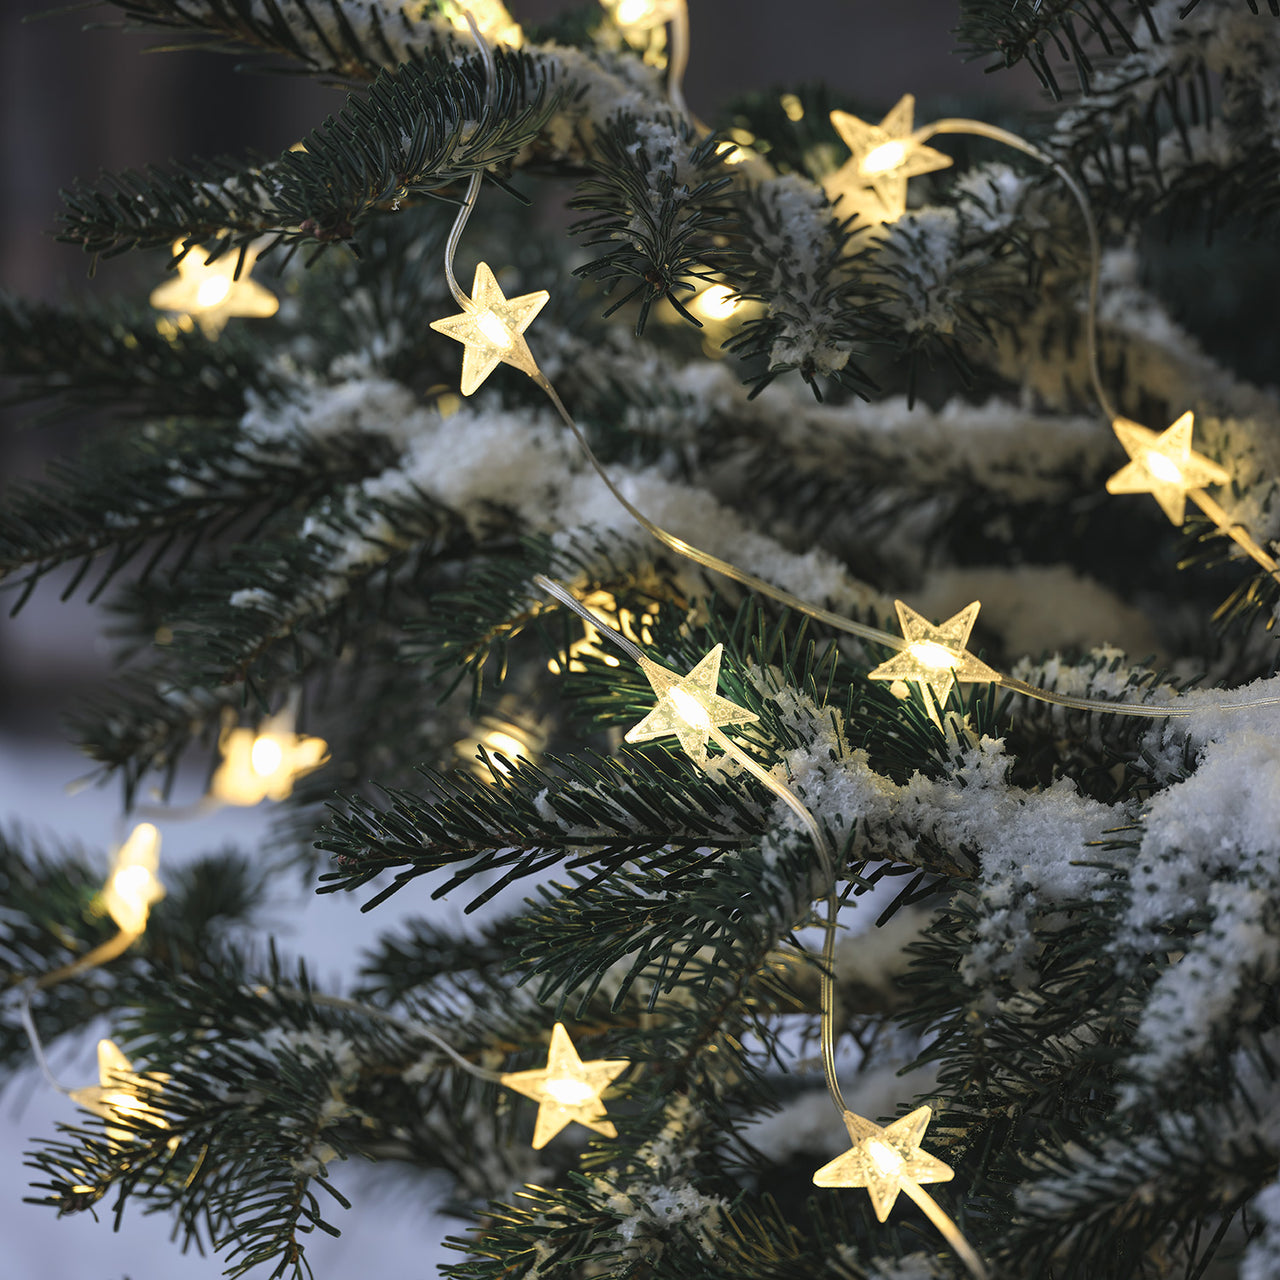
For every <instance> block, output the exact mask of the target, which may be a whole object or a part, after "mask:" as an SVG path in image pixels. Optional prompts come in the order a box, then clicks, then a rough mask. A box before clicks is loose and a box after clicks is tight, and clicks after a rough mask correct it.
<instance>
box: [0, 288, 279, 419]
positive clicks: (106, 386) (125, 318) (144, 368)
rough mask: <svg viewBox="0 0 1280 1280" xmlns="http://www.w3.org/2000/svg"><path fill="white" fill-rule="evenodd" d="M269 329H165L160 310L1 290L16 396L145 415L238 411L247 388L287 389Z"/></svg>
mask: <svg viewBox="0 0 1280 1280" xmlns="http://www.w3.org/2000/svg"><path fill="white" fill-rule="evenodd" d="M264 337H265V335H264V333H263V331H262V330H261V329H260V328H259V327H257V326H254V327H252V328H251V329H245V328H242V327H241V326H240V325H233V326H232V327H231V328H230V329H228V330H227V331H226V332H225V333H223V334H222V335H221V337H220V338H219V339H218V340H217V341H210V340H209V339H207V338H205V337H204V335H203V334H201V333H200V332H199V331H198V330H197V331H193V332H191V333H183V332H182V331H181V330H177V331H174V332H173V333H170V334H167V335H162V334H161V333H160V332H159V331H158V330H157V327H156V312H154V311H152V310H145V311H144V310H139V309H136V308H132V307H123V306H105V307H104V306H99V305H97V304H94V303H92V302H90V303H86V304H82V305H79V306H74V307H58V306H49V305H47V304H41V303H31V302H26V301H24V300H22V299H19V298H15V297H13V296H11V295H7V294H0V374H4V375H7V376H9V377H11V378H13V379H14V384H15V388H16V389H15V391H14V392H13V393H12V395H11V396H10V397H8V398H9V400H10V402H17V401H24V400H27V401H30V400H40V399H43V398H45V397H50V396H52V397H57V398H58V399H59V400H61V401H64V402H66V403H68V404H75V405H92V406H94V407H105V406H108V405H111V406H115V407H117V408H118V409H119V410H121V411H135V410H136V411H138V412H141V413H146V414H164V415H173V416H177V417H187V418H227V417H235V416H237V415H238V414H239V412H240V410H241V408H242V407H243V405H244V397H245V392H246V391H249V392H251V393H254V392H256V393H258V394H263V395H271V394H272V393H274V392H276V391H278V390H279V389H280V377H279V374H278V373H276V372H274V371H272V370H271V369H270V368H269V367H268V362H267V361H266V360H265V359H264V354H265V353H264Z"/></svg>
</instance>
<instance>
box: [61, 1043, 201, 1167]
mask: <svg viewBox="0 0 1280 1280" xmlns="http://www.w3.org/2000/svg"><path fill="white" fill-rule="evenodd" d="M168 1078H169V1077H168V1076H167V1075H160V1074H158V1073H157V1074H149V1075H146V1076H140V1075H138V1074H137V1072H135V1071H134V1069H133V1063H132V1062H130V1061H129V1059H128V1058H126V1057H125V1056H124V1054H123V1053H121V1052H120V1049H119V1047H118V1046H117V1045H116V1044H115V1043H114V1042H113V1041H111V1040H99V1041H98V1083H97V1084H92V1085H87V1086H86V1087H85V1088H83V1089H72V1090H71V1091H70V1095H69V1096H70V1097H71V1100H72V1101H73V1102H77V1103H79V1104H80V1106H82V1107H83V1108H84V1109H85V1110H86V1111H92V1112H93V1113H94V1115H99V1116H101V1117H102V1118H103V1119H104V1120H121V1119H124V1120H145V1121H146V1122H147V1123H148V1124H150V1125H153V1126H154V1127H155V1128H157V1129H167V1128H168V1127H169V1123H168V1121H167V1120H166V1119H165V1118H164V1116H163V1115H161V1113H160V1112H159V1111H158V1110H157V1109H156V1108H155V1107H153V1106H152V1105H151V1102H150V1101H149V1098H153V1097H154V1096H155V1095H156V1094H158V1093H159V1092H160V1091H161V1087H162V1085H163V1084H164V1082H165V1081H166V1080H168ZM106 1133H107V1137H108V1138H110V1139H111V1140H112V1141H113V1142H127V1141H128V1140H129V1139H130V1138H132V1137H134V1136H136V1133H135V1130H133V1129H121V1128H116V1127H114V1126H112V1125H108V1126H107V1130H106ZM175 1141H176V1140H175Z"/></svg>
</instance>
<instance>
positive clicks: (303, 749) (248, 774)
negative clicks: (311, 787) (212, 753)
mask: <svg viewBox="0 0 1280 1280" xmlns="http://www.w3.org/2000/svg"><path fill="white" fill-rule="evenodd" d="M218 746H219V748H220V749H221V751H222V763H221V764H220V765H219V766H218V770H217V772H216V773H215V774H214V775H213V781H212V782H211V783H210V786H209V790H210V793H211V794H212V795H213V797H214V798H215V799H216V800H220V801H222V802H223V803H224V804H234V805H242V806H249V805H255V804H258V803H259V802H261V801H262V800H266V799H271V800H284V799H286V798H287V797H288V796H289V795H290V794H291V793H292V792H293V784H294V783H295V782H296V781H297V780H298V779H299V778H301V777H303V776H304V775H305V774H308V773H310V772H311V771H312V770H313V769H318V768H319V767H320V766H321V765H322V764H324V762H325V761H326V760H328V758H329V747H328V744H327V743H326V742H325V740H324V739H323V738H309V737H306V736H304V735H303V734H300V733H295V732H294V710H293V707H292V706H288V707H286V708H285V709H284V710H283V711H281V712H279V713H278V714H277V715H274V716H272V717H270V718H269V719H267V720H264V721H263V722H262V724H261V726H260V727H259V728H258V729H256V730H254V729H236V728H228V729H225V730H223V733H222V736H221V738H220V739H219V742H218Z"/></svg>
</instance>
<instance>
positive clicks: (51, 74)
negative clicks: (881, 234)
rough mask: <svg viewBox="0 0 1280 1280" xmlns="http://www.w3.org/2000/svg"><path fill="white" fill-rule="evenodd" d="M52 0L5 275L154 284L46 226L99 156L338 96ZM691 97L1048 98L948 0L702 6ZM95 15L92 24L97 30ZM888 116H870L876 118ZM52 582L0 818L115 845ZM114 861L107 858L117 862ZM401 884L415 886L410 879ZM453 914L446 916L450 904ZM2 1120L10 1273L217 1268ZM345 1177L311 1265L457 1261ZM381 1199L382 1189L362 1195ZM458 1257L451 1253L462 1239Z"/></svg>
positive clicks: (119, 157) (436, 1236) (278, 912)
mask: <svg viewBox="0 0 1280 1280" xmlns="http://www.w3.org/2000/svg"><path fill="white" fill-rule="evenodd" d="M508 7H509V8H510V9H511V10H512V12H513V14H514V16H515V17H516V18H517V19H518V20H520V21H523V22H526V23H528V22H534V21H537V20H539V19H542V18H545V17H548V16H550V15H552V14H553V13H556V12H559V11H561V10H563V9H565V8H568V7H572V6H569V5H566V4H564V3H558V2H557V0H509V5H508ZM55 8H60V6H59V0H43V2H42V0H0V104H2V105H0V230H2V232H3V234H2V235H0V287H3V288H4V289H6V290H9V291H12V292H15V293H18V294H22V295H25V296H27V297H29V298H36V299H43V300H46V301H51V302H52V301H58V300H61V299H66V298H69V297H74V296H79V295H82V294H84V293H88V292H93V293H95V294H97V295H98V296H107V295H109V294H111V293H114V292H130V293H133V294H134V295H135V296H141V295H145V294H146V293H147V292H149V291H150V289H151V288H152V287H153V286H154V285H155V284H156V283H157V281H158V279H159V276H160V273H161V271H162V269H163V266H164V255H163V254H162V253H159V252H157V253H151V254H139V255H126V256H125V257H123V258H120V259H116V260H114V261H111V262H108V263H105V264H102V266H101V268H100V270H99V271H98V274H97V276H96V278H94V279H92V280H90V279H89V278H88V277H87V271H88V267H89V261H88V259H87V257H86V256H85V255H84V254H83V253H82V252H81V251H80V250H78V249H76V248H74V247H71V246H68V245H63V244H59V243H57V242H56V241H55V240H54V239H53V237H52V227H53V224H54V221H55V218H56V215H57V213H58V210H59V208H60V201H59V198H58V190H59V188H62V187H66V186H69V185H70V184H71V183H72V182H73V180H74V179H76V178H77V177H81V178H92V177H93V176H94V175H95V174H96V173H97V172H98V171H99V170H100V169H107V170H118V169H121V168H126V167H137V166H142V165H145V164H146V163H148V162H149V161H163V160H167V159H170V158H172V159H184V158H186V157H189V156H193V155H211V154H221V153H226V154H232V155H235V154H239V153H242V152H243V151H245V150H246V149H253V150H256V151H259V152H264V153H267V154H271V153H276V152H279V151H281V150H283V149H285V148H286V147H288V146H290V145H291V144H292V143H294V142H296V141H297V140H298V139H299V138H301V137H302V136H303V135H304V134H305V133H306V132H307V131H308V130H309V129H311V128H313V127H314V126H315V125H316V124H318V123H319V122H320V121H322V120H323V118H324V117H325V116H326V115H328V114H330V113H332V112H334V111H336V110H337V109H338V108H339V107H340V106H341V104H342V92H341V91H340V90H336V89H333V88H325V87H322V86H319V85H316V84H313V83H312V82H310V81H308V80H305V79H300V78H297V77H292V76H279V75H276V76H272V75H264V74H257V73H238V72H237V71H236V70H235V59H234V58H230V57H227V56H226V55H219V54H214V53H203V52H194V51H187V52H178V53H173V52H154V51H151V50H153V49H154V47H155V46H162V45H165V44H168V43H171V42H173V43H180V39H177V38H175V33H173V32H166V31H153V32H151V33H140V32H133V33H122V32H121V31H119V30H112V29H103V27H104V26H107V27H109V25H110V24H111V23H113V22H116V21H118V13H117V11H115V10H113V9H112V8H111V6H110V5H106V4H104V5H90V6H86V7H84V8H74V9H70V10H68V9H65V8H60V11H59V12H57V13H54V12H53V10H54V9H55ZM690 11H691V12H690V18H691V25H692V58H691V63H690V67H689V74H688V79H687V95H688V99H689V102H690V105H691V107H692V108H693V110H694V111H695V112H697V113H698V114H699V115H700V116H701V117H703V118H704V119H708V120H711V119H714V118H715V116H716V112H717V109H718V107H719V106H721V105H722V104H723V103H725V102H726V101H727V100H729V99H731V98H732V97H734V96H736V95H738V94H740V93H743V92H745V91H748V90H753V89H766V88H770V87H775V86H776V87H778V88H779V89H783V88H790V87H794V86H795V85H797V84H801V83H805V82H815V81H823V82H825V83H827V84H828V85H830V86H831V87H832V88H833V89H834V90H836V91H837V92H839V93H842V94H847V95H849V96H850V97H852V98H854V99H857V100H859V101H862V102H865V103H866V104H867V107H868V111H869V112H874V111H876V110H877V109H878V111H879V112H880V113H883V112H884V111H885V110H887V109H888V108H889V107H890V106H892V105H893V103H894V102H896V101H897V99H898V98H899V97H900V96H901V95H902V94H903V93H904V92H914V93H915V94H916V95H917V96H918V97H920V98H921V99H926V100H934V99H938V98H945V97H949V96H952V95H954V96H956V97H962V98H964V99H965V101H966V106H967V112H968V113H969V114H983V105H984V103H985V104H986V105H987V106H988V107H989V109H990V112H991V113H995V112H997V111H999V110H1001V109H1005V110H1007V109H1008V108H1010V107H1021V108H1023V109H1030V110H1034V109H1035V108H1036V105H1037V104H1038V103H1039V101H1040V96H1039V87H1038V85H1037V83H1036V82H1035V80H1034V77H1032V76H1031V74H1030V73H1029V72H1027V71H1026V70H1025V69H1022V68H1019V69H1017V70H1015V71H1013V72H1002V73H1000V74H998V75H993V76H988V75H986V74H985V73H984V69H983V67H982V65H981V64H975V63H965V62H963V61H961V60H960V59H959V58H958V57H956V56H955V55H954V54H953V53H952V51H951V50H952V43H953V42H952V38H951V32H950V29H951V27H952V26H953V25H954V22H955V19H956V4H955V0H792V2H791V3H789V4H786V5H780V4H777V3H774V2H771V0H690ZM86 24H88V26H87V27H86ZM875 118H878V116H876V117H875ZM93 429H94V421H93V419H92V417H89V418H87V419H84V420H81V421H78V422H77V421H65V420H62V419H58V420H44V419H41V418H40V417H39V416H38V415H37V414H33V413H32V412H31V411H29V410H14V409H10V410H3V409H0V491H2V490H3V488H4V487H5V486H7V485H8V484H11V483H13V482H14V481H15V480H18V479H23V478H30V477H33V476H35V475H38V474H39V473H40V471H41V470H42V469H43V468H44V466H45V465H46V463H47V461H48V460H49V459H50V458H52V457H56V456H58V455H61V454H66V453H67V452H68V451H70V450H71V449H73V448H74V444H75V439H76V435H77V433H78V432H81V431H86V430H93ZM57 596H58V591H57V585H56V582H46V583H45V584H44V585H43V588H42V589H41V590H39V591H37V593H36V595H35V597H34V598H33V599H32V601H31V602H30V604H29V605H28V606H27V607H26V608H25V609H24V611H23V612H22V614H21V615H19V617H18V618H16V619H7V618H4V617H3V612H7V610H5V611H0V823H3V824H4V825H5V826H12V825H14V824H17V823H21V824H22V825H23V826H25V827H28V828H34V829H36V830H40V831H42V832H47V833H48V834H49V835H50V836H51V837H53V838H54V839H55V840H57V841H60V842H61V841H80V842H83V844H84V846H85V847H86V848H88V849H91V850H105V849H106V848H107V846H109V845H110V844H111V843H112V842H113V841H116V840H118V839H120V838H121V836H122V834H123V829H122V826H121V820H120V814H119V799H118V795H117V793H116V791H115V789H114V787H108V788H106V789H103V790H87V791H81V792H79V793H77V794H75V795H74V796H69V795H68V793H67V789H66V784H67V783H69V782H71V781H72V780H73V779H74V778H76V777H77V776H78V775H80V774H82V773H84V772H85V764H86V762H85V761H83V760H82V759H81V758H79V757H77V756H76V754H75V753H74V751H73V750H72V749H71V748H70V747H69V746H68V745H67V744H66V743H65V741H64V740H63V739H62V738H61V737H60V724H59V719H60V715H61V713H62V712H63V711H64V710H65V709H66V708H67V707H68V706H69V705H71V704H72V703H73V702H74V701H75V700H77V699H78V698H80V697H83V696H84V695H85V694H86V693H88V692H91V691H92V689H93V688H94V686H95V685H97V684H98V683H100V682H101V681H102V680H104V679H105V678H106V677H107V674H108V672H109V669H110V661H109V653H110V650H109V642H108V641H106V640H105V639H104V638H103V636H102V618H101V616H100V615H98V614H97V613H96V612H95V611H94V610H93V609H92V608H91V607H90V606H88V605H86V604H85V603H83V600H82V598H81V597H79V596H77V597H76V598H74V599H73V600H71V601H70V602H68V603H65V604H64V603H61V602H59V600H58V598H57ZM265 827H266V817H265V815H264V814H262V813H261V812H260V811H259V810H253V811H248V812H238V813H223V814H221V815H219V816H218V817H217V818H216V819H214V820H212V821H211V822H208V823H201V824H189V825H187V826H174V827H173V828H172V829H169V828H166V830H165V842H166V843H165V858H166V860H167V861H168V860H172V859H174V858H180V857H183V856H189V855H190V854H193V853H196V852H200V851H203V850H208V849H211V848H214V847H217V846H218V845H219V844H220V843H222V842H225V841H227V840H234V841H236V842H238V843H239V844H240V845H241V846H242V847H247V848H253V847H254V845H255V842H260V841H261V839H262V837H263V833H264V831H265ZM104 866H105V861H104ZM405 896H406V898H408V897H409V895H405ZM354 906H355V904H354V903H352V902H349V901H345V900H339V899H335V898H325V899H321V900H319V901H317V900H316V899H315V898H314V896H313V895H310V894H309V893H307V892H306V891H305V890H303V889H302V888H301V887H300V888H299V891H298V894H297V896H296V899H295V900H293V901H290V902H281V903H274V904H272V906H271V909H270V914H269V917H268V919H269V922H270V924H271V926H272V927H273V929H278V930H279V931H280V932H281V933H282V934H283V935H284V939H285V945H286V947H287V948H289V949H290V950H292V951H293V952H294V953H295V954H299V953H300V954H305V955H308V956H310V957H311V958H312V959H313V960H314V961H316V963H317V973H318V975H319V976H320V977H321V978H326V977H334V976H336V975H337V974H338V973H339V971H340V970H341V969H345V970H346V972H348V973H349V972H350V971H351V969H352V968H353V966H354V961H355V957H356V954H357V952H358V950H359V948H360V946H361V945H362V944H363V942H364V941H365V940H366V939H367V938H369V937H370V936H371V931H372V929H373V928H374V923H375V922H374V921H373V919H372V918H371V917H357V913H356V912H355V910H354ZM421 906H422V904H421V903H419V902H417V901H406V902H404V903H403V904H400V903H399V901H398V900H394V901H393V903H392V904H389V906H388V907H387V908H383V909H381V910H379V911H378V912H377V913H376V916H377V919H376V926H377V928H379V929H386V928H388V927H390V926H392V925H393V924H394V921H395V917H396V915H397V913H407V912H409V911H410V910H411V909H418V910H421ZM439 909H440V910H441V911H442V912H447V911H449V910H452V908H449V907H447V906H446V905H440V906H439ZM55 1065H56V1066H57V1067H58V1069H59V1070H60V1071H61V1072H62V1073H63V1076H64V1079H65V1080H66V1081H67V1082H68V1083H70V1084H72V1085H79V1084H84V1083H88V1082H90V1081H92V1080H93V1079H94V1077H95V1076H96V1069H95V1067H94V1060H93V1046H92V1043H87V1044H86V1045H85V1046H84V1049H83V1052H81V1053H79V1054H78V1055H76V1056H74V1057H70V1058H67V1057H63V1058H59V1059H57V1060H56V1062H55ZM2 1101H3V1104H4V1111H3V1115H0V1239H3V1240H4V1241H5V1262H4V1264H3V1268H2V1270H3V1275H4V1277H5V1280H122V1278H123V1277H128V1280H185V1278H188V1277H190V1278H191V1280H202V1278H204V1277H208V1278H209V1280H212V1278H213V1277H216V1276H218V1275H220V1274H221V1270H222V1267H221V1264H220V1263H219V1262H218V1261H217V1260H216V1259H215V1258H201V1257H199V1256H198V1255H192V1256H187V1257H179V1256H178V1254H177V1250H176V1246H175V1245H173V1244H171V1243H170V1242H169V1240H168V1231H169V1223H168V1222H167V1221H166V1220H163V1219H156V1218H151V1219H143V1218H140V1216H139V1215H138V1214H137V1213H136V1212H133V1211H130V1212H129V1213H128V1214H126V1217H125V1220H124V1224H123V1228H122V1231H121V1233H120V1234H113V1233H112V1230H111V1214H110V1211H109V1209H108V1211H107V1213H106V1214H105V1215H103V1220H102V1221H99V1222H94V1221H93V1220H92V1219H90V1218H89V1217H87V1216H85V1217H83V1218H76V1219H70V1220H64V1221H61V1222H59V1221H57V1220H56V1219H55V1218H54V1215H53V1212H52V1211H51V1210H48V1209H45V1208H39V1207H34V1206H24V1205H22V1204H21V1199H22V1196H23V1195H24V1194H27V1193H28V1192H27V1190H26V1175H25V1171H24V1170H23V1169H22V1166H21V1155H20V1153H21V1151H22V1149H23V1147H24V1145H25V1142H26V1139H27V1137H28V1135H31V1134H35V1133H48V1132H50V1131H51V1129H52V1127H53V1124H54V1123H55V1121H56V1120H58V1119H64V1120H69V1119H70V1118H71V1114H72V1110H73V1109H72V1107H71V1105H70V1104H69V1102H68V1101H67V1100H66V1099H65V1098H63V1097H61V1096H60V1095H58V1094H56V1093H54V1092H53V1091H52V1090H50V1089H49V1088H48V1087H47V1086H46V1085H45V1084H44V1083H43V1081H41V1080H40V1079H39V1078H38V1077H36V1076H35V1075H34V1074H33V1073H32V1074H29V1075H28V1076H27V1077H25V1078H23V1079H20V1080H19V1081H18V1082H16V1084H15V1085H14V1086H13V1087H11V1088H9V1089H7V1090H6V1091H5V1092H4V1094H3V1097H2ZM352 1177H353V1175H352V1173H351V1171H347V1170H343V1171H342V1172H341V1174H340V1175H339V1178H338V1181H339V1185H340V1186H343V1187H344V1189H346V1190H347V1191H348V1192H349V1193H350V1194H353V1196H355V1197H356V1198H357V1201H358V1207H357V1209H356V1210H355V1211H354V1212H353V1213H351V1214H349V1215H345V1218H346V1220H345V1221H342V1222H341V1223H340V1225H341V1226H342V1228H343V1231H344V1235H343V1237H342V1239H341V1240H338V1241H328V1240H325V1241H322V1242H320V1245H321V1247H320V1248H319V1251H318V1252H317V1254H316V1256H315V1263H316V1268H317V1274H318V1275H319V1276H321V1277H322V1278H323V1277H326V1276H333V1275H336V1274H339V1273H340V1271H342V1270H344V1269H347V1268H350V1267H352V1266H353V1265H359V1266H360V1267H361V1268H362V1269H363V1270H364V1272H365V1273H366V1274H372V1275H386V1276H388V1277H391V1276H394V1277H396V1280H400V1278H401V1277H409V1276H415V1277H416V1276H422V1277H426V1276H430V1275H433V1274H434V1273H435V1268H436V1264H437V1263H438V1262H441V1261H447V1260H448V1259H449V1258H450V1256H451V1255H450V1254H449V1253H448V1251H446V1250H444V1249H443V1248H442V1247H440V1245H439V1243H438V1242H439V1241H440V1240H441V1239H442V1238H443V1236H444V1235H446V1234H448V1233H450V1232H457V1231H458V1230H459V1227H460V1225H461V1224H459V1223H458V1222H456V1221H449V1220H444V1219H439V1218H433V1217H431V1216H430V1215H429V1213H428V1212H427V1211H425V1210H424V1208H423V1205H424V1204H430V1203H431V1202H432V1201H433V1200H436V1199H438V1198H439V1196H438V1195H435V1194H431V1189H429V1188H427V1189H424V1188H421V1187H416V1188H411V1187H405V1186H403V1185H401V1186H399V1188H398V1189H396V1187H395V1186H393V1184H390V1183H388V1182H387V1181H386V1179H385V1178H383V1179H382V1180H380V1181H379V1182H378V1183H377V1185H376V1186H374V1187H373V1188H372V1189H371V1188H370V1184H369V1183H368V1182H367V1180H361V1181H359V1182H358V1185H356V1186H353V1185H352ZM371 1201H372V1202H373V1203H372V1204H371V1203H370V1202H371ZM452 1256H456V1255H452Z"/></svg>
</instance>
